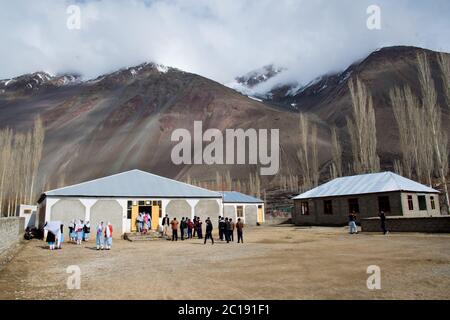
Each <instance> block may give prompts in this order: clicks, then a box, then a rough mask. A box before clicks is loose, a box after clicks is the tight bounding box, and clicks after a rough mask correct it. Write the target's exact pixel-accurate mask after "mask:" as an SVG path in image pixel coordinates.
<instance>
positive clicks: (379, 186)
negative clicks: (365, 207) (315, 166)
mask: <svg viewBox="0 0 450 320" xmlns="http://www.w3.org/2000/svg"><path fill="white" fill-rule="evenodd" d="M393 191H409V192H423V193H439V191H437V190H434V189H432V188H430V187H427V186H425V185H423V184H420V183H418V182H415V181H413V180H410V179H407V178H405V177H402V176H399V175H398V174H395V173H392V172H380V173H369V174H361V175H357V176H350V177H342V178H337V179H334V180H331V181H330V182H327V183H325V184H323V185H321V186H318V187H317V188H314V189H312V190H309V191H307V192H305V193H302V194H300V195H298V196H296V197H294V198H293V199H294V200H298V199H312V198H324V197H337V196H348V195H359V194H370V193H381V192H393Z"/></svg>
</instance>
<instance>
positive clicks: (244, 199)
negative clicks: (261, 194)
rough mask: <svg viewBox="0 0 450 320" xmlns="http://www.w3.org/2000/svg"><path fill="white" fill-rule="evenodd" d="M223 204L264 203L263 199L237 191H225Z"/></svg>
mask: <svg viewBox="0 0 450 320" xmlns="http://www.w3.org/2000/svg"><path fill="white" fill-rule="evenodd" d="M222 194H223V203H264V201H262V200H261V199H258V198H255V197H252V196H248V195H246V194H243V193H240V192H236V191H224V192H222Z"/></svg>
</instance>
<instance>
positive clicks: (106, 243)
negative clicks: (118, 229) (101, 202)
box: [44, 220, 113, 250]
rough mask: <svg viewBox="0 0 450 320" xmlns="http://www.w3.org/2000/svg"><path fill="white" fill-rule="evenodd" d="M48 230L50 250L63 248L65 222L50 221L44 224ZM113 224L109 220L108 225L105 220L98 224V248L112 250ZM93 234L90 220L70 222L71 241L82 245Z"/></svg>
mask: <svg viewBox="0 0 450 320" xmlns="http://www.w3.org/2000/svg"><path fill="white" fill-rule="evenodd" d="M44 230H47V238H46V241H47V244H48V246H49V248H50V250H55V249H62V243H63V242H64V224H62V223H61V222H59V221H49V222H46V223H45V225H44ZM112 231H113V228H112V225H111V223H110V222H108V223H107V224H106V225H104V224H103V221H102V222H100V223H99V224H98V226H97V237H96V245H97V250H100V249H101V250H103V249H106V250H110V249H111V246H112ZM90 235H91V225H90V223H89V221H87V222H86V223H83V220H72V221H71V222H70V223H69V239H70V242H72V243H75V244H77V245H80V244H81V243H82V241H89V239H90Z"/></svg>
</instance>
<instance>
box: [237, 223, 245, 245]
mask: <svg viewBox="0 0 450 320" xmlns="http://www.w3.org/2000/svg"><path fill="white" fill-rule="evenodd" d="M243 229H244V223H243V222H242V221H241V218H238V221H237V222H236V230H237V237H238V243H240V242H242V243H244V237H243V235H244V233H243Z"/></svg>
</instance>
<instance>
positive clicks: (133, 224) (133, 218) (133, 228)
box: [131, 206, 139, 232]
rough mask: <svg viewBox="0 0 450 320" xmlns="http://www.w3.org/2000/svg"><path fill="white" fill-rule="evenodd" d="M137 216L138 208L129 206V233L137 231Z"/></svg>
mask: <svg viewBox="0 0 450 320" xmlns="http://www.w3.org/2000/svg"><path fill="white" fill-rule="evenodd" d="M138 214H139V206H131V232H136V231H137V226H136V219H137V216H138Z"/></svg>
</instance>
